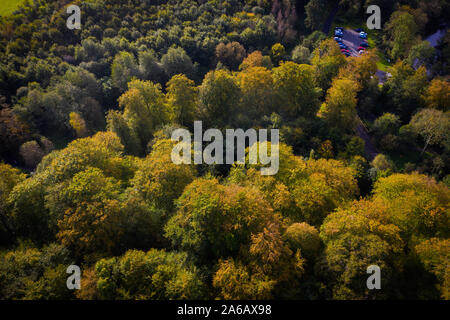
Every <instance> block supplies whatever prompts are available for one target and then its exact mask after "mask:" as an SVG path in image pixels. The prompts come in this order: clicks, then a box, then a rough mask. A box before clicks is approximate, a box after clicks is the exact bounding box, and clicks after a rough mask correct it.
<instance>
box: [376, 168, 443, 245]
mask: <svg viewBox="0 0 450 320" xmlns="http://www.w3.org/2000/svg"><path fill="white" fill-rule="evenodd" d="M373 194H374V198H375V199H379V200H381V201H383V202H384V203H385V204H386V205H387V206H388V208H389V219H390V221H392V223H394V224H395V225H397V226H398V227H399V228H400V230H402V237H403V238H404V239H405V241H410V242H412V244H414V243H417V241H418V240H420V239H423V238H430V237H436V236H442V237H444V238H445V237H448V212H447V211H448V210H447V209H446V206H447V204H448V201H449V197H450V190H449V189H448V187H447V186H445V185H444V184H441V183H437V182H436V181H435V180H434V179H433V178H430V177H427V176H425V175H421V174H418V173H412V174H398V173H397V174H392V175H390V176H388V177H381V178H379V179H378V180H377V181H376V183H375V185H374V190H373Z"/></svg>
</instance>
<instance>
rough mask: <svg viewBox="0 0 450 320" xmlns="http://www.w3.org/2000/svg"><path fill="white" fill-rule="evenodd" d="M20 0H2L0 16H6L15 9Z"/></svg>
mask: <svg viewBox="0 0 450 320" xmlns="http://www.w3.org/2000/svg"><path fill="white" fill-rule="evenodd" d="M21 2H22V0H2V4H1V5H0V16H7V15H9V14H11V13H13V12H14V10H16V9H17V7H18V6H19V4H20V3H21Z"/></svg>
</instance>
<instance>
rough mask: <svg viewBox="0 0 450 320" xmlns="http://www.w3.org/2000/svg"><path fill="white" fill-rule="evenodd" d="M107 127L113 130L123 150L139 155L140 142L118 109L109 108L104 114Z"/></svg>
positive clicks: (140, 149)
mask: <svg viewBox="0 0 450 320" xmlns="http://www.w3.org/2000/svg"><path fill="white" fill-rule="evenodd" d="M106 122H107V126H106V127H107V129H108V131H112V132H114V133H115V134H116V135H117V136H118V137H119V138H120V142H121V143H122V144H123V145H124V147H125V152H126V153H128V154H132V155H139V154H140V153H141V152H142V146H141V142H140V141H139V138H138V136H137V135H136V132H135V131H133V129H132V128H131V127H130V126H129V124H128V122H127V120H126V119H125V118H124V116H123V113H122V112H120V111H118V110H110V111H109V112H108V114H107V115H106Z"/></svg>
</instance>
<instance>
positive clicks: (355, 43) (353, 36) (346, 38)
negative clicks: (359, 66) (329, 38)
mask: <svg viewBox="0 0 450 320" xmlns="http://www.w3.org/2000/svg"><path fill="white" fill-rule="evenodd" d="M341 40H342V43H343V44H344V45H346V46H347V48H346V49H347V50H348V53H349V54H350V55H351V56H358V55H359V50H358V48H359V47H360V46H361V43H364V42H367V41H366V40H364V39H361V38H360V37H359V32H358V31H356V30H353V29H344V32H343V35H342V36H341Z"/></svg>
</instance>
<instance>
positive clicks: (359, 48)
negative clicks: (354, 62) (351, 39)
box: [358, 47, 366, 51]
mask: <svg viewBox="0 0 450 320" xmlns="http://www.w3.org/2000/svg"><path fill="white" fill-rule="evenodd" d="M361 50H366V48H364V47H358V51H361Z"/></svg>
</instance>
